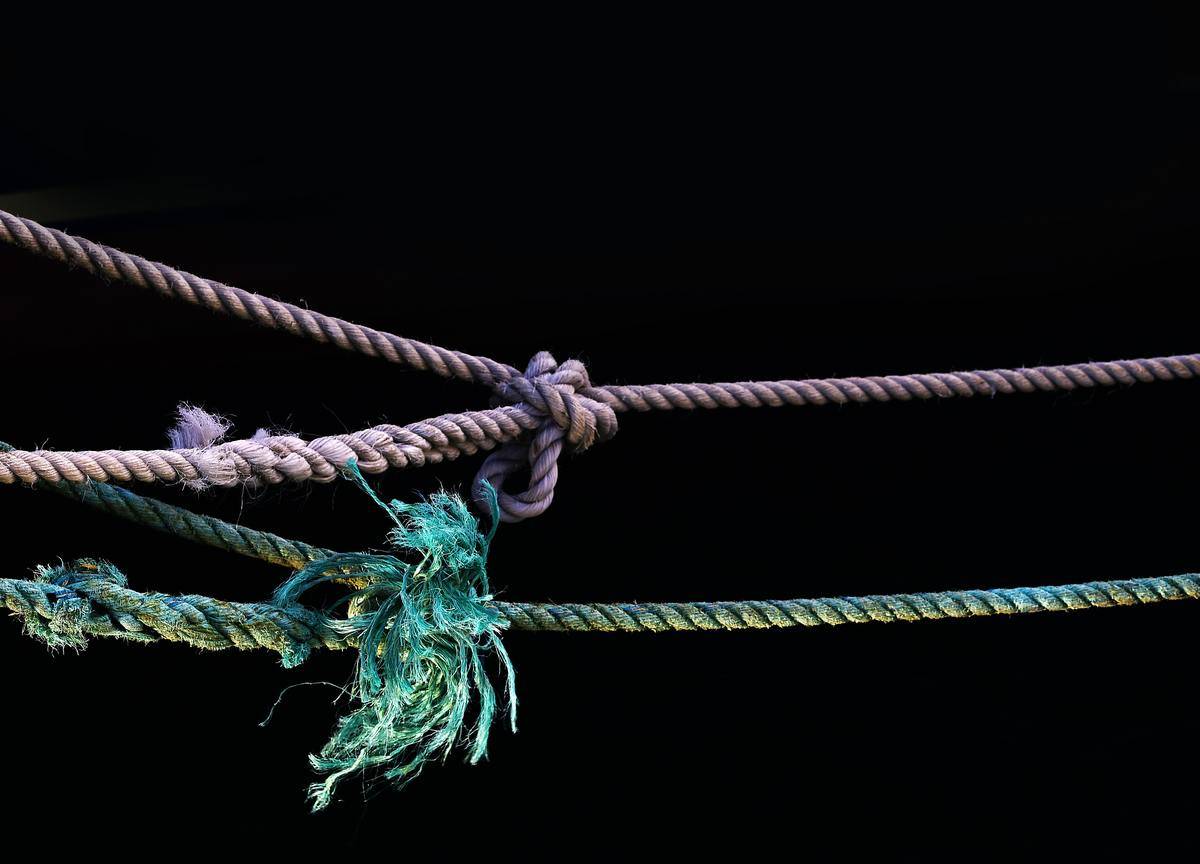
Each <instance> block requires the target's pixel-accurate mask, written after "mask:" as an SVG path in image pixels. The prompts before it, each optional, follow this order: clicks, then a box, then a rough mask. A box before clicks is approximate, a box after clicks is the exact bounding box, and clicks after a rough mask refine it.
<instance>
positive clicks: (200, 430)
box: [167, 403, 233, 450]
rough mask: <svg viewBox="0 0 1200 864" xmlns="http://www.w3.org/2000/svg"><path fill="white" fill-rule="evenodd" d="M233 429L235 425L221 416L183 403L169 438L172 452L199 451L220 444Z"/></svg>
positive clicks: (168, 434)
mask: <svg viewBox="0 0 1200 864" xmlns="http://www.w3.org/2000/svg"><path fill="white" fill-rule="evenodd" d="M231 428H233V424H232V423H231V422H230V421H229V420H227V419H225V418H224V417H222V416H221V415H219V414H209V413H208V412H207V411H205V410H204V409H203V408H197V407H196V406H195V405H187V404H183V403H181V404H180V406H179V408H178V409H177V413H176V422H175V426H174V427H173V428H171V429H170V430H168V432H167V438H168V439H169V440H170V442H171V449H172V450H199V449H202V448H204V447H211V446H212V445H213V444H216V443H217V442H219V441H220V440H221V439H222V438H224V437H225V433H227V432H228V431H229V430H230V429H231Z"/></svg>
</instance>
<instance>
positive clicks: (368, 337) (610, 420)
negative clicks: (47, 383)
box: [0, 211, 1200, 521]
mask: <svg viewBox="0 0 1200 864" xmlns="http://www.w3.org/2000/svg"><path fill="white" fill-rule="evenodd" d="M0 242H4V243H7V244H9V245H12V246H15V247H17V248H20V249H24V250H26V251H29V252H32V253H34V254H37V255H40V256H42V257H46V258H50V259H53V260H56V261H59V262H62V263H64V264H67V265H68V266H70V267H74V268H79V269H83V270H86V271H88V272H90V273H93V274H95V275H97V276H99V277H101V278H103V279H106V280H119V281H123V282H127V283H129V284H132V285H136V286H139V287H143V288H148V289H151V290H154V291H156V292H157V293H160V294H163V295H165V296H169V297H175V298H177V299H181V300H184V301H186V302H188V303H192V304H194V305H197V306H203V307H205V308H208V309H211V310H213V311H217V312H222V313H225V314H228V315H232V316H234V317H236V318H241V319H243V320H246V321H253V322H255V323H257V324H260V325H262V326H264V327H270V328H273V329H278V330H284V331H286V332H289V333H293V334H295V335H298V336H304V337H306V338H309V339H312V340H314V341H317V342H324V343H329V344H332V345H336V346H337V347H339V348H342V349H343V350H347V351H355V352H357V353H361V354H365V355H367V356H371V357H382V358H384V359H386V360H388V361H390V362H393V363H399V364H403V365H407V366H411V367H413V368H416V369H423V370H428V371H431V372H434V373H435V374H438V375H441V376H443V377H446V378H455V379H459V380H463V381H471V382H475V383H479V384H484V385H486V386H488V387H490V388H491V389H492V390H493V392H494V393H495V398H496V400H497V401H498V402H500V403H501V404H505V407H501V408H494V409H490V410H486V411H475V412H467V413H465V414H446V415H443V416H441V417H436V418H432V419H430V420H425V421H422V422H420V423H413V424H409V425H408V426H402V427H398V426H390V425H382V426H376V427H373V428H371V429H366V430H363V431H360V432H355V433H351V434H348V435H336V436H328V437H324V438H317V439H314V440H313V441H309V442H305V441H304V440H303V439H300V438H296V437H294V436H277V437H272V438H264V439H261V440H241V441H231V442H228V443H225V444H220V445H217V446H214V447H207V448H200V449H182V450H103V451H78V452H65V451H59V452H56V451H47V450H35V451H24V450H14V451H11V452H9V453H0V483H14V482H18V481H20V482H25V483H33V482H35V481H36V480H37V479H39V478H40V479H42V480H47V481H50V482H57V481H59V480H68V481H70V482H82V481H84V480H86V479H92V480H104V481H108V480H113V481H117V482H128V481H131V480H139V481H143V482H152V481H162V482H174V481H182V482H185V483H194V484H199V485H216V486H229V485H236V484H238V483H248V482H254V483H267V484H275V483H281V482H283V481H284V480H293V481H304V480H314V481H317V482H328V481H330V480H332V479H333V478H334V477H336V476H337V475H338V472H339V470H340V469H341V468H343V467H345V466H346V464H347V463H348V462H349V461H350V460H351V459H352V458H353V459H357V460H358V462H359V465H360V467H361V469H362V470H363V471H365V472H368V473H378V472H381V471H384V470H386V469H387V468H388V467H395V468H403V467H407V466H408V465H422V464H425V463H427V462H438V461H441V460H442V459H454V458H457V457H458V456H460V455H462V454H473V453H476V452H478V451H480V450H492V449H494V448H496V447H497V446H499V445H504V446H501V447H500V449H499V450H498V451H497V452H495V453H493V454H492V455H490V456H489V457H488V458H487V459H486V460H485V461H484V464H483V466H482V467H481V469H480V472H479V475H478V478H477V479H478V481H479V482H482V481H484V480H486V481H488V482H490V483H491V484H492V485H493V486H494V487H495V488H496V489H497V490H498V491H499V493H500V507H501V512H502V517H503V518H504V519H505V520H506V521H518V520H520V519H524V518H528V517H529V516H534V515H537V514H538V513H541V512H542V511H544V510H545V509H546V507H548V506H549V504H550V502H551V501H552V500H553V496H554V487H555V483H556V481H557V477H558V467H557V460H558V457H559V455H560V454H561V452H562V449H563V447H564V446H565V445H566V444H570V445H571V446H572V448H574V449H576V450H582V449H585V448H586V447H588V446H590V445H591V444H592V443H593V442H595V441H603V440H607V439H608V438H611V437H612V436H613V435H614V434H615V433H616V431H617V418H616V415H617V413H620V412H626V411H664V410H694V409H697V408H705V409H712V408H737V407H742V408H757V407H764V406H766V407H778V406H783V405H796V406H799V405H825V404H830V403H833V404H846V403H849V402H859V403H862V402H891V401H910V400H913V399H948V398H953V397H964V398H965V397H970V396H977V395H978V396H994V395H996V394H1000V393H1004V394H1007V393H1034V392H1051V391H1071V390H1075V389H1079V388H1085V389H1087V388H1095V387H1114V386H1119V385H1130V384H1135V383H1138V382H1144V383H1148V382H1151V381H1170V380H1177V379H1191V378H1194V377H1196V376H1197V375H1200V355H1198V354H1183V355H1176V356H1169V357H1155V358H1148V359H1138V360H1117V361H1110V362H1097V363H1077V364H1070V365H1058V366H1038V367H1034V368H1021V369H990V370H979V371H974V372H942V373H933V374H914V375H884V376H870V377H852V378H816V379H806V380H784V381H742V382H718V383H691V384H646V385H617V386H599V387H598V386H593V385H592V384H591V382H590V380H589V379H588V375H587V370H586V369H585V368H584V366H583V364H582V363H579V362H578V361H574V360H571V361H567V362H566V363H563V364H561V365H559V364H558V363H557V362H556V361H555V360H554V358H553V357H551V356H550V355H549V354H546V353H544V352H543V353H539V354H537V355H536V356H535V357H534V358H533V360H532V361H531V362H530V364H529V366H528V367H527V368H526V370H525V372H524V374H522V373H521V372H519V371H518V370H517V369H515V368H514V367H512V366H509V365H508V364H505V363H500V362H498V361H495V360H492V359H490V358H487V357H481V356H476V355H473V354H468V353H465V352H461V351H451V350H449V349H446V348H441V347H439V346H436V345H429V344H426V343H424V342H419V341H416V340H412V339H406V338H404V337H401V336H396V335H394V334H391V333H385V332H382V331H379V330H374V329H372V328H370V327H364V326H362V325H358V324H354V323H352V322H349V321H344V320H342V319H340V318H335V317H331V316H328V315H322V314H320V313H318V312H313V311H311V310H308V309H303V308H301V307H299V306H294V305H292V304H290V303H283V302H280V301H277V300H272V299H270V298H268V297H263V296H261V295H259V294H255V293H253V292H250V291H245V290H243V289H240V288H234V287H231V286H228V285H224V284H222V283H220V282H215V281H212V280H208V279H202V278H200V277H199V276H194V275H192V274H190V273H186V272H184V271H181V270H176V269H175V268H172V267H168V266H167V265H165V264H160V263H157V262H153V261H148V260H147V259H145V258H141V257H139V256H137V255H130V254H128V253H125V252H122V251H120V250H118V249H114V248H112V247H110V246H104V245H102V244H99V243H93V242H92V241H90V240H87V239H85V238H82V237H73V236H71V235H69V234H65V233H63V232H61V231H57V230H55V229H53V228H47V227H45V226H43V225H39V224H38V223H36V222H33V221H32V220H29V219H22V218H20V217H18V216H13V215H12V214H9V213H5V212H4V211H0ZM526 437H527V439H528V440H518V439H525V438H526ZM525 466H528V467H529V469H530V482H529V486H528V487H527V488H526V490H525V491H523V492H520V493H516V494H509V493H507V492H505V491H504V483H505V481H506V479H507V478H508V477H510V476H511V475H512V474H513V473H515V472H517V471H518V470H520V469H521V468H523V467H525Z"/></svg>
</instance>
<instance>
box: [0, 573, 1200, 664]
mask: <svg viewBox="0 0 1200 864" xmlns="http://www.w3.org/2000/svg"><path fill="white" fill-rule="evenodd" d="M40 572H41V573H42V574H43V576H42V578H40V579H37V580H24V579H0V600H2V601H3V604H4V605H5V606H6V607H7V608H8V609H10V610H11V611H12V612H14V613H16V614H18V615H20V616H21V617H23V618H24V619H25V620H26V622H41V623H45V622H52V621H54V620H55V618H56V615H57V616H58V617H59V619H61V618H62V615H63V613H64V610H69V609H71V608H72V607H79V608H81V609H83V610H84V612H83V613H82V614H75V613H72V617H73V618H77V619H78V621H79V624H80V627H81V628H82V629H83V631H84V632H86V633H90V634H94V635H97V636H117V637H123V638H131V639H139V640H142V641H154V640H157V639H166V640H169V641H177V642H187V643H188V644H191V645H195V646H197V647H199V648H209V649H220V648H268V649H271V650H274V651H278V652H279V653H281V654H284V655H285V656H288V655H289V654H295V653H296V652H299V651H302V650H304V649H305V648H313V647H325V648H348V647H354V646H353V643H352V642H348V641H347V640H346V637H345V636H344V635H339V632H342V631H339V624H338V623H337V620H336V619H332V618H329V617H326V616H323V615H320V614H318V613H315V612H313V611H311V610H309V609H307V608H306V607H303V606H299V605H291V604H289V605H283V606H278V605H274V604H271V603H228V602H226V601H222V600H216V599H214V598H211V597H204V596H201V595H195V594H188V595H182V596H171V595H165V594H157V593H153V594H142V593H139V592H137V591H133V590H131V589H129V588H128V587H126V586H125V582H124V578H123V577H121V576H120V574H119V573H117V572H116V570H115V569H114V568H111V566H110V565H104V564H103V563H102V562H87V561H85V562H82V563H81V564H78V565H76V566H75V567H74V568H72V569H64V568H58V569H57V570H48V569H43V570H42V571H40ZM45 574H49V575H45ZM1185 599H1191V600H1200V576H1197V575H1195V574H1190V573H1189V574H1185V575H1181V576H1167V577H1152V578H1146V579H1123V580H1117V581H1107V582H1104V581H1102V582H1086V583H1083V584H1076V585H1050V586H1045V587H1041V588H997V589H994V590H991V591H944V592H936V593H924V594H883V595H870V596H865V597H826V598H820V599H815V600H744V601H736V602H726V603H627V604H615V603H574V604H568V605H554V604H549V603H508V602H504V601H498V600H492V601H489V602H487V603H485V604H484V605H487V606H489V607H490V608H491V609H493V610H494V611H495V612H496V613H497V615H498V616H499V619H500V622H501V624H502V625H503V626H506V627H511V628H512V629H515V630H530V631H577V632H578V631H591V632H605V633H616V632H625V633H637V632H651V633H659V632H664V631H668V630H669V631H685V630H751V629H765V628H771V627H797V626H800V627H821V626H837V625H839V624H866V623H870V622H878V623H890V622H895V621H922V620H925V621H933V620H940V619H944V618H975V617H986V616H992V615H1024V614H1030V613H1034V612H1066V611H1069V610H1077V609H1103V608H1109V607H1113V606H1144V605H1148V604H1151V603H1162V602H1165V601H1169V600H1185ZM64 603H65V604H66V605H65V606H64V605H62V604H64ZM80 604H85V605H83V606H80ZM34 632H35V634H36V635H39V636H42V637H43V638H47V639H49V641H51V642H55V643H56V640H55V639H53V638H51V637H52V636H53V631H52V630H49V631H45V632H43V630H42V629H40V624H39V625H38V626H37V627H35V628H34ZM47 633H49V634H50V636H47Z"/></svg>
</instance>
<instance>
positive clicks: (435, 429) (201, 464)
mask: <svg viewBox="0 0 1200 864" xmlns="http://www.w3.org/2000/svg"><path fill="white" fill-rule="evenodd" d="M541 422H542V421H541V418H539V417H536V416H533V415H531V414H530V413H529V412H527V411H525V410H524V409H523V408H522V407H521V406H505V407H502V408H493V409H489V410H486V411H469V412H467V413H465V414H444V415H442V416H440V417H433V418H431V419H429V420H424V421H421V422H419V423H410V424H409V425H407V426H392V425H390V424H382V425H379V426H373V427H372V428H370V429H364V430H362V431H359V432H352V433H349V434H345V435H330V436H327V437H324V438H314V439H313V440H311V441H305V440H304V439H302V438H298V437H296V436H293V435H278V436H264V437H261V438H256V439H242V440H238V441H228V442H225V443H221V444H215V445H213V446H211V447H197V448H185V449H179V450H167V449H157V450H82V451H55V450H15V449H14V450H10V451H0V483H18V482H19V483H36V482H37V481H38V480H43V481H46V482H48V483H59V482H62V481H66V482H68V483H83V482H85V481H87V480H95V481H99V482H104V483H109V482H116V483H128V482H131V481H134V480H136V481H140V482H143V483H154V482H160V483H174V482H183V483H191V484H195V485H199V486H236V485H239V484H242V483H249V482H258V483H264V484H268V485H274V484H278V483H283V482H284V481H285V480H290V481H293V482H303V481H306V480H312V481H314V482H317V483H328V482H330V481H332V480H334V479H335V478H337V477H338V475H339V473H340V472H341V470H342V469H344V468H346V466H347V465H348V464H349V463H350V461H351V460H352V459H354V460H357V462H358V466H359V468H360V470H362V471H363V472H366V473H370V474H379V473H381V472H383V471H386V470H387V469H388V468H407V467H409V466H410V465H411V466H417V467H420V466H422V465H426V464H436V463H438V462H441V461H443V460H450V459H457V458H458V457H459V456H461V455H464V454H466V455H471V454H474V453H477V452H479V451H480V450H490V449H492V448H493V447H495V446H496V445H498V444H503V443H505V442H508V441H513V440H515V439H516V438H518V437H519V436H520V435H521V434H522V433H524V432H526V431H529V430H532V429H536V428H538V426H539V425H540V424H541Z"/></svg>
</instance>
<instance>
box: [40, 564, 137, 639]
mask: <svg viewBox="0 0 1200 864" xmlns="http://www.w3.org/2000/svg"><path fill="white" fill-rule="evenodd" d="M81 580H86V581H96V580H101V581H107V582H112V583H113V584H114V585H122V586H123V585H125V584H126V581H125V574H123V573H122V572H121V571H120V570H118V569H117V568H116V567H114V566H113V565H112V564H109V563H108V562H107V561H97V560H94V559H91V558H84V559H82V560H80V561H76V562H74V564H72V565H71V566H69V567H68V566H67V565H65V564H57V565H46V564H42V565H39V566H38V567H37V569H35V570H34V581H35V582H41V583H43V584H47V585H58V586H61V587H62V588H67V589H71V588H73V587H74V586H75V585H76V584H77V583H78V582H80V581H81ZM52 603H53V605H51V606H50V609H49V610H48V611H49V615H48V616H47V617H42V616H41V615H39V614H37V611H36V610H34V609H32V608H30V609H29V614H25V615H23V616H22V617H23V618H24V623H25V632H26V634H28V635H29V636H32V637H33V638H35V639H38V640H40V641H42V642H44V643H45V644H46V645H47V646H48V647H49V648H50V649H51V650H52V651H58V650H63V649H67V648H71V649H74V650H75V651H82V650H83V649H85V648H86V647H87V631H86V629H85V627H84V625H85V624H86V623H87V621H88V618H89V616H91V614H92V604H91V603H90V602H88V600H87V599H86V598H84V597H80V596H79V595H78V594H76V593H74V591H67V592H64V596H62V597H59V598H56V599H54V600H52ZM131 638H132V637H131Z"/></svg>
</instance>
